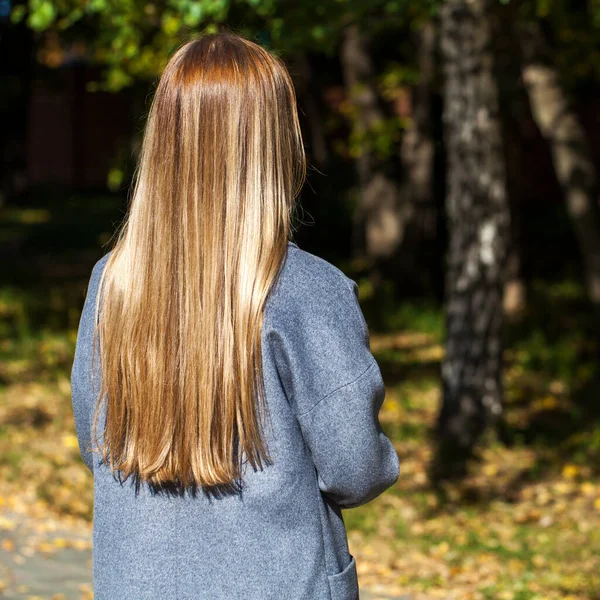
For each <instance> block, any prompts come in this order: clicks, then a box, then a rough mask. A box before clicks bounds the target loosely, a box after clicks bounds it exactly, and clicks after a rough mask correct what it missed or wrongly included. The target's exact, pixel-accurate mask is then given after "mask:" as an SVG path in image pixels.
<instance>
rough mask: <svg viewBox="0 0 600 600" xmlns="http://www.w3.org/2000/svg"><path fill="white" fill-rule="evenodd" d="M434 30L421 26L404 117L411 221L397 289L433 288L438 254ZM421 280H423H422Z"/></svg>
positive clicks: (403, 189) (405, 193) (404, 189)
mask: <svg viewBox="0 0 600 600" xmlns="http://www.w3.org/2000/svg"><path fill="white" fill-rule="evenodd" d="M436 33H437V32H436V25H435V24H434V22H433V21H429V22H427V23H425V24H424V25H423V27H422V28H421V29H420V30H419V32H418V37H417V39H415V45H416V46H417V54H418V65H419V81H418V83H417V84H416V85H415V86H414V88H413V89H412V90H411V99H410V106H409V108H408V111H407V114H402V116H404V117H407V116H408V117H410V118H409V120H408V124H407V127H406V130H405V131H404V133H403V135H402V142H401V144H400V160H401V163H402V172H403V175H404V177H403V180H402V184H401V186H400V197H401V202H402V203H403V204H405V205H406V206H409V207H411V210H410V222H409V223H407V225H406V226H405V235H404V237H403V239H402V249H401V252H398V253H397V254H396V255H395V256H394V257H393V264H392V265H391V268H390V271H391V272H392V273H393V275H394V279H395V280H396V281H397V282H398V284H399V285H402V286H404V282H405V281H406V277H407V276H408V277H410V278H411V280H415V281H420V282H422V283H423V284H425V286H424V287H425V288H427V287H428V288H429V289H436V286H437V285H438V283H437V282H433V281H431V280H429V281H427V282H426V281H424V279H425V278H430V277H431V278H432V277H435V276H436V275H437V276H439V274H438V273H435V271H436V270H439V269H434V268H433V266H432V264H431V262H432V261H431V260H430V257H431V256H432V255H434V254H435V255H436V258H437V256H439V252H438V251H437V250H438V249H437V245H438V240H437V239H436V238H437V233H438V232H437V224H438V217H439V215H438V206H437V205H436V202H435V198H434V187H433V183H434V182H433V177H434V175H433V173H434V163H435V142H434V135H433V116H432V112H433V109H432V88H433V85H434V78H435V71H436V67H435V51H436V46H437V36H436ZM424 276H425V277H424Z"/></svg>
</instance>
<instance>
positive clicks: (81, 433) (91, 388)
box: [71, 258, 106, 473]
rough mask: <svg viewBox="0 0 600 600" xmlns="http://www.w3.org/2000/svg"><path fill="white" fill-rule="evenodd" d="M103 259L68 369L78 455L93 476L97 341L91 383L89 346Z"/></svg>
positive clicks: (94, 275) (90, 286) (96, 268)
mask: <svg viewBox="0 0 600 600" xmlns="http://www.w3.org/2000/svg"><path fill="white" fill-rule="evenodd" d="M105 262H106V260H105V258H102V259H100V260H99V261H98V262H97V263H96V264H95V265H94V268H93V269H92V274H91V277H90V280H89V283H88V287H87V292H86V297H85V302H84V305H83V310H82V312H81V317H80V320H79V327H78V330H77V341H76V344H75V355H74V358H73V366H72V368H71V400H72V405H73V415H74V418H75V428H76V431H77V439H78V442H79V451H80V453H81V457H82V459H83V462H84V463H85V464H86V466H87V467H88V469H89V470H90V471H91V472H92V473H93V472H94V468H93V454H92V451H91V441H92V439H91V424H92V423H91V421H92V418H93V410H94V408H95V401H96V398H97V394H98V392H99V380H98V378H99V376H100V369H99V364H100V355H99V352H98V349H99V348H98V338H96V354H95V356H94V365H93V366H94V371H95V373H94V378H93V380H92V343H93V335H94V317H95V310H96V296H97V292H98V284H99V280H100V276H101V274H102V268H103V265H104V264H105Z"/></svg>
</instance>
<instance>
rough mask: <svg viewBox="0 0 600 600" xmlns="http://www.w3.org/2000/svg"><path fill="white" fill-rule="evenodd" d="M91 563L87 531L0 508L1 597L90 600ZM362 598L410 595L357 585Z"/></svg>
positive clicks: (387, 599)
mask: <svg viewBox="0 0 600 600" xmlns="http://www.w3.org/2000/svg"><path fill="white" fill-rule="evenodd" d="M91 567H92V552H91V539H90V532H89V529H88V530H86V529H80V530H74V529H73V528H71V527H65V526H64V525H61V524H60V523H59V522H57V521H55V520H52V519H40V520H38V519H31V518H29V517H27V516H26V515H24V514H21V513H18V512H14V511H8V510H4V509H2V508H0V598H1V599H2V600H4V599H9V598H10V599H18V600H87V599H90V600H91V599H92V598H93V595H92V591H91V581H92V573H91ZM232 600H233V599H232ZM360 600H410V598H409V597H408V596H402V597H398V596H386V595H383V594H380V593H377V592H374V591H368V590H362V589H361V591H360Z"/></svg>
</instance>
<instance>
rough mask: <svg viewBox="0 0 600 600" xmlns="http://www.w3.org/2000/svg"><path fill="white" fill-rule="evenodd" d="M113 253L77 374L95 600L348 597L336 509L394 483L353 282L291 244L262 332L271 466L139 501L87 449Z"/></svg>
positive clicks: (138, 494) (376, 377) (347, 563)
mask: <svg viewBox="0 0 600 600" xmlns="http://www.w3.org/2000/svg"><path fill="white" fill-rule="evenodd" d="M109 254H110V253H108V254H106V255H105V256H104V257H102V258H101V259H100V260H99V261H98V262H97V263H96V264H95V266H94V268H93V270H92V273H91V278H90V280H89V284H88V287H87V294H86V299H85V304H84V308H83V312H82V315H81V320H80V323H79V330H78V336H77V345H76V351H75V358H74V363H73V367H72V372H71V383H72V401H73V410H74V415H75V424H76V428H77V436H78V439H79V448H80V451H81V454H82V457H83V460H84V461H85V464H86V465H87V466H88V468H89V469H90V470H91V471H92V473H93V476H94V526H93V585H94V594H95V599H96V600H146V599H148V600H149V599H152V600H161V599H163V598H164V599H176V600H199V599H203V600H204V599H206V600H237V599H240V600H241V599H244V600H269V599H272V600H285V599H289V600H356V599H357V598H358V580H357V571H356V561H355V557H354V556H353V555H352V554H350V552H349V548H348V540H347V535H346V529H345V524H344V520H343V516H342V509H347V508H352V507H356V506H360V505H362V504H365V503H367V502H369V501H370V500H373V499H374V498H375V497H376V496H378V495H379V494H381V493H382V492H383V491H384V490H386V489H387V488H389V487H390V486H392V485H393V484H394V483H395V482H396V481H397V479H398V476H399V460H398V455H397V453H396V451H395V450H394V447H393V445H392V443H391V441H390V440H389V439H388V437H386V435H385V434H384V432H383V430H382V429H381V425H380V422H379V416H378V415H379V410H380V408H381V405H382V402H383V399H384V396H385V388H384V384H383V381H382V377H381V372H380V369H379V366H378V364H377V362H376V360H375V358H374V357H373V355H372V354H371V352H370V348H369V333H368V329H367V325H366V323H365V319H364V317H363V314H362V312H361V309H360V306H359V304H358V298H357V289H358V288H357V285H356V283H355V282H354V281H353V280H352V279H350V278H348V277H347V276H346V275H344V273H342V271H340V270H339V269H337V268H336V267H334V266H333V265H332V264H330V263H329V262H327V261H325V260H323V259H321V258H319V257H317V256H314V255H312V254H310V253H308V252H306V251H304V250H301V249H300V248H299V247H298V246H297V245H296V244H294V243H292V242H290V243H288V247H287V255H286V258H285V262H284V264H283V266H282V269H281V271H280V275H279V278H278V279H277V281H276V284H275V285H274V287H273V288H272V291H271V294H270V295H269V297H268V300H267V304H266V308H265V313H264V322H263V328H262V333H261V335H262V359H263V374H264V382H265V399H266V406H267V408H268V415H269V418H268V419H267V420H266V421H265V422H264V435H265V440H266V443H267V448H268V450H269V452H270V455H271V457H272V459H273V464H272V465H269V466H266V467H265V468H263V470H262V471H261V470H260V469H258V470H257V471H254V470H253V469H252V467H251V466H250V465H249V464H248V463H246V465H245V471H244V474H243V486H242V488H241V490H239V492H238V493H234V494H227V495H222V496H220V497H214V496H212V495H210V494H204V493H198V494H193V493H191V492H189V493H188V492H187V491H186V493H185V494H184V495H179V496H178V495H175V494H168V493H163V492H162V491H160V492H157V491H156V490H151V489H150V488H149V487H148V486H147V485H146V484H143V485H142V486H141V487H139V488H138V489H137V490H136V486H135V485H134V480H133V479H132V478H130V479H128V480H126V481H122V480H120V478H118V477H116V476H115V475H114V474H113V473H112V472H111V471H110V470H109V469H108V467H107V466H106V465H104V464H103V463H102V461H101V459H100V457H99V455H98V454H97V453H93V454H92V453H89V452H88V451H87V448H88V445H89V443H90V428H91V423H92V417H93V410H94V408H95V404H94V403H95V400H96V397H97V394H98V391H99V377H101V364H100V358H99V354H98V352H96V356H95V358H94V373H95V374H94V378H95V379H94V381H93V382H92V380H91V356H92V339H93V338H92V336H93V327H94V309H95V300H96V295H97V293H98V284H99V279H100V275H101V274H102V270H103V268H104V266H105V264H106V261H107V258H108V256H109ZM96 343H97V344H98V343H99V341H98V338H96ZM100 414H101V418H100V422H99V424H100V428H99V432H101V431H102V429H103V426H104V423H105V412H104V409H103V410H102V411H101V413H100Z"/></svg>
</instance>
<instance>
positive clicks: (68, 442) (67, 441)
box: [62, 433, 79, 448]
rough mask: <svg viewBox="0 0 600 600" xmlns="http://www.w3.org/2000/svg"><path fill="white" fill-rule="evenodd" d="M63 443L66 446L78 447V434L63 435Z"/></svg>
mask: <svg viewBox="0 0 600 600" xmlns="http://www.w3.org/2000/svg"><path fill="white" fill-rule="evenodd" d="M62 443H63V446H64V447H65V448H77V447H78V445H79V442H78V440H77V436H75V435H72V434H70V433H69V434H66V435H63V437H62Z"/></svg>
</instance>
